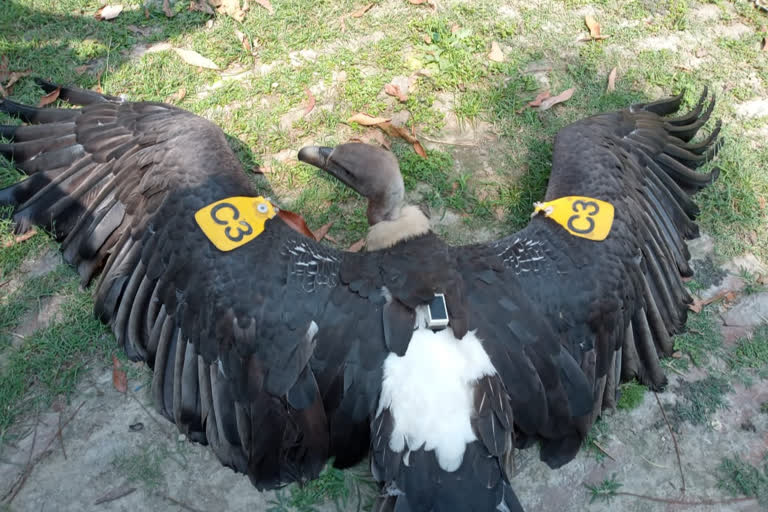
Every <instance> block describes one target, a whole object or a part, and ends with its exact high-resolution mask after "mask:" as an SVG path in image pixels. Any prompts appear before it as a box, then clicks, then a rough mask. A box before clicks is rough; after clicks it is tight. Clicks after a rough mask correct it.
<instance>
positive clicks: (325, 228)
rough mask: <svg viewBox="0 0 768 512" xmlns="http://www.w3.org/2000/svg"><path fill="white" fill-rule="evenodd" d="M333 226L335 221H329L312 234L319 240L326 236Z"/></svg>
mask: <svg viewBox="0 0 768 512" xmlns="http://www.w3.org/2000/svg"><path fill="white" fill-rule="evenodd" d="M331 226H333V221H331V222H329V223H328V224H323V225H322V226H320V227H319V228H317V229H316V230H315V231H313V232H312V236H314V237H315V240H316V241H317V242H319V241H320V240H322V239H323V238H325V236H326V235H327V234H328V230H329V229H331Z"/></svg>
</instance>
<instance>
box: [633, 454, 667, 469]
mask: <svg viewBox="0 0 768 512" xmlns="http://www.w3.org/2000/svg"><path fill="white" fill-rule="evenodd" d="M640 458H641V459H643V460H644V461H645V462H647V463H648V464H650V465H651V466H655V467H657V468H659V469H669V466H662V465H661V464H656V463H655V462H652V461H650V460H648V459H646V458H645V457H643V456H642V455H640Z"/></svg>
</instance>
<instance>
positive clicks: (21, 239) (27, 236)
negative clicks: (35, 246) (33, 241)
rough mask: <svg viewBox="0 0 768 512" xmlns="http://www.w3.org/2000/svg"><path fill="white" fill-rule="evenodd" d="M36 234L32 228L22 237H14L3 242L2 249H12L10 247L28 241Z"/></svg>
mask: <svg viewBox="0 0 768 512" xmlns="http://www.w3.org/2000/svg"><path fill="white" fill-rule="evenodd" d="M36 234H37V230H36V229H35V228H32V229H30V230H29V231H27V232H26V233H24V234H23V235H16V236H15V237H13V240H10V241H8V242H5V243H4V244H3V248H4V249H7V248H8V247H12V246H14V245H16V244H20V243H21V242H24V241H26V240H29V239H30V238H32V237H33V236H35V235H36Z"/></svg>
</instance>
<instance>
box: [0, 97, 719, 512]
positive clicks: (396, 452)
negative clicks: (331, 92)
mask: <svg viewBox="0 0 768 512" xmlns="http://www.w3.org/2000/svg"><path fill="white" fill-rule="evenodd" d="M42 86H43V88H44V89H46V90H49V91H50V90H53V89H54V88H55V86H53V85H52V84H48V83H42ZM60 98H61V99H64V100H67V101H69V102H71V103H74V104H78V105H82V108H80V109H53V108H46V109H38V108H34V107H28V106H24V105H20V104H18V103H14V102H12V101H9V100H4V101H3V102H2V103H0V110H2V111H5V112H8V113H10V114H11V115H14V116H17V117H19V118H21V119H22V120H23V121H25V122H27V123H29V125H26V126H3V127H1V128H0V134H1V135H2V136H3V137H5V138H8V139H11V141H12V142H11V143H9V144H2V145H0V152H2V153H3V154H5V155H6V156H7V157H9V158H11V159H13V161H14V162H15V164H16V165H17V167H18V168H19V169H21V170H22V171H24V172H25V173H27V174H28V175H29V177H28V178H27V179H25V180H23V181H20V182H19V183H17V184H15V185H13V186H11V187H9V188H6V189H4V190H2V191H0V204H11V205H13V206H14V214H13V220H14V222H15V225H16V229H17V230H18V231H19V232H22V231H24V230H26V229H28V228H29V227H30V226H31V225H33V224H39V225H43V226H47V227H48V228H49V229H50V230H51V231H52V232H53V233H54V234H55V235H56V236H57V237H58V238H59V239H60V240H62V250H63V252H64V256H65V258H66V260H67V261H68V262H70V263H71V264H73V265H74V266H76V268H77V269H78V271H79V273H80V275H81V276H82V279H83V282H84V283H87V282H89V281H90V280H91V279H92V277H93V276H94V275H95V274H96V273H97V272H99V271H101V277H100V279H99V282H98V284H97V286H96V287H95V309H96V313H97V315H98V316H99V318H101V319H102V320H103V321H104V322H106V323H108V324H109V325H110V326H111V328H112V330H113V332H114V333H115V336H116V338H117V340H118V342H119V343H120V345H121V346H122V347H123V348H124V349H125V351H126V353H127V354H128V355H129V356H130V357H131V358H133V359H136V360H144V361H146V362H147V363H148V364H149V365H150V366H151V367H152V368H153V386H152V388H153V394H154V397H155V401H156V405H157V407H158V408H159V410H160V411H161V412H162V413H163V414H164V415H165V416H166V417H168V418H169V419H171V420H172V421H174V422H175V423H176V424H177V426H178V428H179V429H180V430H181V431H183V432H185V433H187V434H188V435H189V437H190V438H191V439H193V440H197V441H200V442H207V443H210V445H211V447H212V449H213V450H214V452H215V453H216V455H217V456H218V457H219V459H220V460H221V461H222V462H223V463H224V464H226V465H228V466H230V467H232V468H234V469H236V470H238V471H241V472H244V473H247V474H248V475H249V477H250V478H251V481H252V482H253V483H254V485H256V486H257V487H259V488H272V487H275V486H279V485H282V484H285V483H287V482H291V481H297V480H298V481H303V480H306V479H308V478H312V477H314V476H316V475H317V474H318V472H319V471H320V468H321V467H322V465H323V464H324V463H325V462H326V460H327V458H328V457H329V456H333V457H335V463H336V464H337V465H338V466H340V467H345V466H348V465H351V464H354V463H356V462H358V461H360V460H361V459H362V458H364V457H365V455H366V454H367V453H368V452H369V449H370V451H371V453H372V470H373V473H374V476H375V477H376V478H377V479H378V480H379V481H380V482H382V484H383V485H384V490H385V491H386V492H385V496H384V498H383V502H384V503H383V505H384V506H387V507H391V508H394V509H395V510H397V511H408V510H413V511H446V510H478V511H485V510H502V511H505V510H511V511H514V510H522V507H521V505H520V504H519V502H518V500H517V498H516V497H515V495H514V493H513V492H512V489H511V486H510V482H509V476H510V459H511V456H512V453H513V450H514V448H515V447H525V446H528V445H530V444H531V443H534V442H539V443H540V445H541V458H542V459H543V460H544V461H545V462H547V463H548V464H549V465H550V466H552V467H558V466H560V465H562V464H564V463H566V462H568V461H569V460H571V459H572V458H573V456H574V455H575V454H576V452H577V451H578V449H579V446H580V444H581V441H582V440H583V438H584V436H585V435H586V432H587V431H588V429H589V428H590V426H591V424H592V422H593V421H594V419H595V418H596V417H597V415H598V414H599V413H600V411H601V409H603V408H605V407H610V406H612V405H613V404H614V401H615V398H616V396H617V391H618V384H619V382H620V381H622V380H626V379H630V378H634V377H636V378H638V379H639V380H640V381H641V382H643V383H645V384H647V385H649V386H650V387H652V388H654V389H658V388H661V387H663V386H664V384H665V377H664V374H663V372H662V370H661V367H660V364H659V355H660V354H669V353H670V352H671V350H672V342H671V338H670V335H671V334H673V333H675V332H677V331H679V330H680V329H681V328H682V327H683V325H684V322H685V314H686V306H687V304H688V303H689V301H690V297H689V295H688V293H687V292H686V289H685V287H684V286H683V283H682V280H681V276H686V275H690V274H691V270H690V268H689V266H688V259H689V254H688V252H687V249H686V245H685V243H684V240H685V239H688V238H691V237H695V236H696V235H697V227H696V225H695V223H694V222H693V219H694V217H695V215H696V213H697V208H696V206H695V204H694V203H693V202H692V200H691V195H692V194H693V193H694V192H696V191H697V190H699V189H700V188H702V187H704V186H705V185H707V184H708V183H710V182H711V181H712V180H714V179H715V177H716V175H717V170H716V169H715V170H714V171H712V172H711V173H708V174H702V173H697V172H694V171H693V168H695V167H696V166H698V165H699V164H701V163H703V162H705V161H707V160H708V159H709V158H710V157H711V156H713V154H714V152H715V151H716V149H717V144H716V141H715V139H716V137H717V132H718V129H719V124H718V126H717V128H716V129H715V130H713V131H712V133H711V134H710V135H709V136H708V137H706V139H705V140H703V141H701V142H699V143H691V142H689V141H690V140H691V139H692V138H693V137H694V135H695V134H696V133H697V131H698V130H699V128H701V126H703V125H704V124H705V122H706V121H707V119H708V118H709V116H710V114H711V112H712V108H713V106H714V102H713V101H712V102H710V103H709V105H708V107H707V108H706V110H705V111H703V113H702V110H703V108H704V106H705V99H706V92H705V94H704V95H702V99H701V100H700V102H699V104H698V106H697V107H696V108H695V109H694V110H693V111H692V112H691V113H690V114H687V115H684V116H681V117H677V118H671V117H664V116H668V115H669V114H672V113H674V112H675V111H676V110H677V109H678V107H679V105H680V102H681V99H682V95H681V96H677V97H675V98H672V99H668V100H663V101H658V102H654V103H649V104H642V105H634V106H632V107H630V108H629V109H628V110H622V111H618V112H613V113H608V114H601V115H597V116H594V117H591V118H588V119H585V120H582V121H579V122H576V123H574V124H572V125H570V126H568V127H566V128H564V129H563V130H561V131H560V133H559V134H558V135H557V138H556V142H555V149H554V157H553V166H552V174H551V178H550V182H549V186H548V189H547V193H546V197H545V202H544V203H542V204H539V205H538V206H537V208H536V211H537V212H539V214H538V215H536V216H534V217H533V219H532V220H531V222H530V224H529V225H528V226H527V227H526V228H525V229H523V230H522V231H520V232H519V233H516V234H514V235H512V236H510V237H507V238H504V239H501V240H497V241H494V242H491V243H486V244H476V245H469V246H462V247H451V246H449V245H447V244H445V243H444V242H443V241H441V240H440V239H439V238H438V237H437V236H436V235H435V234H433V233H432V232H431V230H430V228H429V221H428V219H427V218H426V216H425V215H424V214H423V213H422V212H421V210H419V209H418V208H417V207H415V206H412V205H407V204H405V203H404V189H403V182H402V178H401V176H400V173H399V169H398V166H397V161H396V160H395V158H394V157H393V156H392V155H391V154H390V153H388V152H386V151H384V150H381V149H377V148H374V147H372V146H367V145H362V144H345V145H341V146H338V147H336V148H333V149H332V148H319V147H309V148H304V149H303V150H302V151H301V152H300V154H299V157H300V159H302V160H304V161H306V162H308V163H311V164H313V165H315V166H317V167H320V168H322V169H324V170H325V171H327V172H329V173H331V174H332V175H334V176H335V177H337V178H338V179H340V180H341V181H342V182H343V183H345V184H346V185H348V186H350V187H352V188H353V189H355V190H357V191H358V192H359V193H361V194H362V195H364V196H365V197H367V198H368V201H369V206H368V220H369V223H370V224H371V228H370V231H369V233H368V237H367V252H365V253H348V252H340V251H336V250H334V249H331V248H329V247H326V246H324V245H322V244H319V243H317V242H315V241H314V240H312V239H309V238H306V237H303V236H301V235H299V234H297V233H296V232H295V231H293V230H292V229H291V228H290V227H289V226H288V225H287V224H285V223H284V222H283V221H282V220H281V218H280V217H278V216H275V211H276V207H275V206H274V205H273V204H271V202H270V201H268V200H266V199H264V198H261V197H253V196H254V195H255V194H254V191H253V189H252V188H251V185H250V184H249V182H248V180H247V178H246V176H245V174H244V173H243V171H242V169H241V167H240V165H239V163H238V161H237V159H236V158H235V156H234V154H233V153H232V152H231V150H230V149H229V147H228V145H227V143H226V140H225V138H224V135H223V133H222V132H221V130H220V129H218V128H217V127H216V126H215V125H213V124H211V123H210V122H208V121H206V120H204V119H202V118H200V117H197V116H195V115H193V114H191V113H189V112H186V111H184V110H181V109H178V108H175V107H172V106H169V105H166V104H161V103H149V102H139V103H132V102H123V101H120V100H119V99H117V98H113V97H106V96H102V95H99V94H96V93H93V92H90V91H83V90H80V89H75V88H62V89H61V92H60Z"/></svg>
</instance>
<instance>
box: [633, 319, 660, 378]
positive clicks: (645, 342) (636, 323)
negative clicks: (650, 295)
mask: <svg viewBox="0 0 768 512" xmlns="http://www.w3.org/2000/svg"><path fill="white" fill-rule="evenodd" d="M632 330H633V332H634V334H635V344H636V348H637V355H638V358H639V360H640V363H641V365H642V367H641V371H640V374H639V377H640V381H641V382H642V383H643V384H645V385H646V386H648V387H649V388H651V389H652V390H653V391H661V389H662V388H663V387H664V386H665V385H666V383H667V378H666V376H665V375H664V371H663V370H662V369H661V364H660V362H659V356H658V354H657V353H656V347H655V345H654V342H653V335H652V334H651V330H650V328H649V327H648V321H647V320H646V315H645V309H644V308H639V309H637V310H635V314H634V315H633V316H632Z"/></svg>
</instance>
